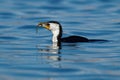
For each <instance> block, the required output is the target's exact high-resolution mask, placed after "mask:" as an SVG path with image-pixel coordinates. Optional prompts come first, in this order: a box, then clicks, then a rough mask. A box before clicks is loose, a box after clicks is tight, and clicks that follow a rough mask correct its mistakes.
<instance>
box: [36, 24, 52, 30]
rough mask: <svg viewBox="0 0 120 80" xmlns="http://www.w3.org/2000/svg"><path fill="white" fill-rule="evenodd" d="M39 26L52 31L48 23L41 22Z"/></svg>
mask: <svg viewBox="0 0 120 80" xmlns="http://www.w3.org/2000/svg"><path fill="white" fill-rule="evenodd" d="M38 26H39V27H44V28H46V29H48V30H50V25H49V24H48V23H46V22H40V23H39V24H38Z"/></svg>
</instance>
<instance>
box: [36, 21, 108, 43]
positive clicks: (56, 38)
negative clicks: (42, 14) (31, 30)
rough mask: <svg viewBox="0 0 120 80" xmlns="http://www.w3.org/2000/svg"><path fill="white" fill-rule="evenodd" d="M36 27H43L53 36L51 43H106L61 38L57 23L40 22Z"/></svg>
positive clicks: (79, 38)
mask: <svg viewBox="0 0 120 80" xmlns="http://www.w3.org/2000/svg"><path fill="white" fill-rule="evenodd" d="M38 27H44V28H46V29H48V30H50V31H51V32H52V34H53V37H52V42H53V43H59V44H60V43H61V42H68V43H75V42H96V41H107V40H101V39H88V38H85V37H82V36H69V37H65V38H62V32H63V30H62V26H61V24H60V23H59V22H57V21H48V22H40V23H39V24H38Z"/></svg>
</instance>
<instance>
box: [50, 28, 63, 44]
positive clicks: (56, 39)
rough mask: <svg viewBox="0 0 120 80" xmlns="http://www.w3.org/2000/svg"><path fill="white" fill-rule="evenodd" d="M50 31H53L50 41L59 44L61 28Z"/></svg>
mask: <svg viewBox="0 0 120 80" xmlns="http://www.w3.org/2000/svg"><path fill="white" fill-rule="evenodd" d="M52 33H53V37H52V42H53V43H54V44H57V45H58V46H61V37H62V30H55V31H52Z"/></svg>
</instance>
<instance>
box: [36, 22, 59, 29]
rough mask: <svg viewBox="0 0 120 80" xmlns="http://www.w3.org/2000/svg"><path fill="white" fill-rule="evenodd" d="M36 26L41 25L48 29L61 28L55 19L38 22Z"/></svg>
mask: <svg viewBox="0 0 120 80" xmlns="http://www.w3.org/2000/svg"><path fill="white" fill-rule="evenodd" d="M38 27H43V28H45V29H47V30H50V31H58V30H60V29H61V25H60V23H59V22H57V21H48V22H40V23H38Z"/></svg>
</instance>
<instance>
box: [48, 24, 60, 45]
mask: <svg viewBox="0 0 120 80" xmlns="http://www.w3.org/2000/svg"><path fill="white" fill-rule="evenodd" d="M50 30H51V31H52V33H53V37H52V42H53V43H57V42H58V39H57V37H58V36H59V25H58V24H53V23H50Z"/></svg>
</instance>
